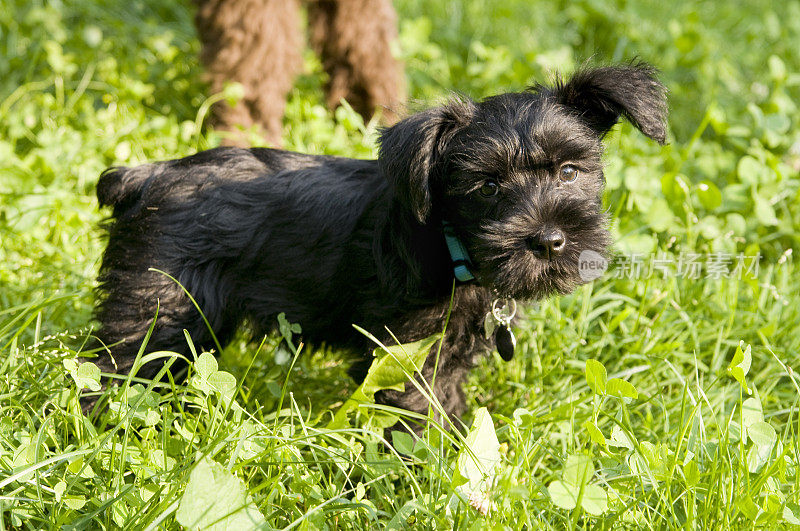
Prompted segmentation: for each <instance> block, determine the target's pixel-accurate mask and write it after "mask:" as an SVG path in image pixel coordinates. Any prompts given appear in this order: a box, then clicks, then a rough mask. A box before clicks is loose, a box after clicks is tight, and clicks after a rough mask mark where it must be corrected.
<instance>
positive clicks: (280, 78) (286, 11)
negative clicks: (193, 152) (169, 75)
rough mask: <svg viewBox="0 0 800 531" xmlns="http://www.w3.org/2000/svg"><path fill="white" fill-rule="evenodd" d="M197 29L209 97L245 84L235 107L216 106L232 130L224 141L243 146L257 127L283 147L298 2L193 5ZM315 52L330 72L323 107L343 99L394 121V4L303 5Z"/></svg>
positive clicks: (398, 71) (294, 71)
mask: <svg viewBox="0 0 800 531" xmlns="http://www.w3.org/2000/svg"><path fill="white" fill-rule="evenodd" d="M196 3H197V4H198V10H197V14H196V16H195V25H196V26H197V31H198V34H199V36H200V40H201V42H202V45H203V48H202V53H201V59H202V62H203V64H204V65H205V67H206V69H207V73H208V77H209V79H210V83H211V90H212V91H213V92H214V93H217V92H221V91H222V89H223V88H224V85H225V83H226V82H228V81H236V82H239V83H241V84H242V86H243V87H244V97H243V99H242V100H241V101H239V103H238V104H236V105H235V106H230V105H228V104H227V103H226V102H219V103H217V104H216V105H215V106H214V107H213V122H214V124H215V126H216V127H218V128H220V129H224V130H228V131H231V132H233V133H234V134H233V135H232V136H230V137H228V138H227V139H226V143H228V144H235V145H243V144H245V143H246V142H245V139H244V135H241V134H236V132H237V131H240V130H241V129H240V128H250V127H252V126H253V125H256V126H257V127H258V128H259V129H260V131H261V133H262V134H263V136H265V137H266V139H267V140H268V141H269V142H270V143H271V144H273V145H281V126H282V121H283V113H284V110H285V107H286V96H287V94H288V92H289V90H290V89H291V87H292V84H293V82H294V79H295V77H296V76H297V75H298V74H299V73H300V71H301V69H302V66H303V64H302V53H301V50H302V48H301V47H302V46H303V44H304V43H303V36H302V33H301V21H300V1H299V0H196ZM304 3H305V4H307V7H308V19H309V33H310V40H311V44H312V47H313V48H314V50H315V51H316V52H317V53H318V54H319V55H320V58H321V60H322V65H323V67H324V69H325V71H326V72H327V73H328V76H329V79H328V82H327V83H326V87H325V88H326V91H327V97H326V101H327V103H328V106H329V107H330V108H331V109H333V108H335V107H336V106H338V105H339V103H340V102H341V100H342V99H345V100H347V102H348V103H349V104H350V105H351V106H352V107H353V108H354V109H355V110H356V111H358V112H359V113H360V114H361V115H362V116H364V117H365V118H367V119H368V118H370V117H371V116H372V114H373V113H374V112H375V110H376V109H380V110H381V116H382V118H383V120H384V122H386V123H393V122H394V121H395V120H396V115H397V114H396V109H397V106H398V105H399V104H401V103H402V102H403V100H404V98H405V91H404V79H403V74H402V67H401V65H400V63H399V62H398V61H397V60H396V59H395V58H394V57H393V55H392V53H391V42H392V41H393V40H394V39H395V38H396V37H397V17H396V15H395V12H394V9H393V7H392V4H391V0H307V1H306V2H304Z"/></svg>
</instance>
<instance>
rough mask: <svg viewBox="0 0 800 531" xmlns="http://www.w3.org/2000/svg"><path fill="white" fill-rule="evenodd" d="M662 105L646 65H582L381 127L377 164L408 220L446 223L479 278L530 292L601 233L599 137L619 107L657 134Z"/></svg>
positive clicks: (567, 280)
mask: <svg viewBox="0 0 800 531" xmlns="http://www.w3.org/2000/svg"><path fill="white" fill-rule="evenodd" d="M666 114H667V105H666V89H665V88H664V86H663V85H662V84H661V83H659V81H658V80H657V79H656V75H655V70H654V69H653V68H652V67H650V66H648V65H645V64H634V65H626V66H616V67H603V68H595V69H585V70H581V71H579V72H577V73H576V74H574V75H573V76H572V77H571V78H570V79H569V80H566V81H560V80H559V81H557V82H556V83H555V84H554V85H553V86H536V87H532V88H530V89H529V90H527V91H526V92H521V93H510V94H502V95H498V96H493V97H490V98H487V99H485V100H483V101H480V102H472V101H470V100H467V99H454V100H452V101H451V102H450V103H448V104H447V105H444V106H442V107H437V108H434V109H430V110H428V111H425V112H422V113H419V114H416V115H414V116H411V117H410V118H408V119H406V120H403V121H402V122H400V123H398V124H397V125H395V126H393V127H391V128H389V129H387V130H385V131H384V133H383V134H382V136H381V145H380V155H379V163H380V165H381V169H382V171H383V172H384V175H386V176H387V178H388V179H389V180H390V181H391V182H392V184H393V187H394V193H395V196H396V198H397V200H398V201H399V202H400V204H401V205H402V206H403V208H404V209H407V210H408V212H409V213H410V214H411V215H412V216H413V219H414V220H415V222H418V223H421V224H430V223H437V224H442V223H443V222H447V223H449V224H451V225H452V226H453V227H454V230H455V232H456V234H457V236H458V237H459V238H460V240H461V241H462V242H463V244H464V245H465V247H466V249H467V252H468V253H469V256H470V259H471V261H472V264H473V267H472V272H473V274H474V275H475V276H476V277H477V279H478V281H479V282H480V283H481V284H482V285H484V286H486V287H489V288H492V289H494V290H496V291H497V292H498V293H500V294H502V295H505V296H510V297H515V298H520V299H533V298H540V297H543V296H546V295H549V294H551V293H554V292H560V293H567V292H569V291H571V290H572V289H573V288H574V287H575V286H576V285H577V284H579V283H581V277H580V275H579V264H578V262H579V256H580V255H581V252H583V251H594V252H596V253H599V254H604V253H605V251H606V248H607V247H608V245H609V243H610V237H609V234H608V231H607V228H606V224H607V221H606V216H605V213H604V211H603V208H602V201H601V196H602V192H603V186H604V183H605V179H604V176H603V168H602V161H601V155H602V150H603V149H602V144H601V140H602V138H603V136H604V135H605V134H606V133H607V132H608V131H609V130H610V129H611V128H612V127H613V126H614V124H616V123H617V121H618V120H619V118H620V117H624V118H626V119H627V120H628V121H630V122H631V123H632V124H633V125H634V126H635V127H636V128H637V129H639V130H640V131H641V132H642V133H644V134H645V135H646V136H648V137H650V138H652V139H654V140H656V141H658V142H660V143H663V142H664V140H665V138H666V125H665V122H666Z"/></svg>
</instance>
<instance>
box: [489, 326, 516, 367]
mask: <svg viewBox="0 0 800 531" xmlns="http://www.w3.org/2000/svg"><path fill="white" fill-rule="evenodd" d="M494 344H495V346H496V347H497V353H498V354H500V357H501V358H503V360H504V361H511V358H513V357H514V348H516V346H517V338H515V337H514V333H513V332H512V331H511V327H510V326H498V327H497V330H496V331H495V333H494Z"/></svg>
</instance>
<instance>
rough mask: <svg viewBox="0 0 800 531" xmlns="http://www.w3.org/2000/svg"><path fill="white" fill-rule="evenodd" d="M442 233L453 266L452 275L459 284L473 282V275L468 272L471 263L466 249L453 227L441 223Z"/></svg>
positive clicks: (444, 222)
mask: <svg viewBox="0 0 800 531" xmlns="http://www.w3.org/2000/svg"><path fill="white" fill-rule="evenodd" d="M442 229H443V231H444V241H445V242H447V249H448V250H449V251H450V260H451V262H452V265H453V273H454V274H455V276H456V279H457V280H458V281H459V282H469V281H471V280H475V275H473V274H472V272H471V271H470V267H472V261H471V260H470V259H469V254H467V249H466V247H464V244H463V243H461V240H459V239H458V236H456V232H455V230H454V229H453V226H452V225H450V224H449V223H448V222H446V221H443V222H442Z"/></svg>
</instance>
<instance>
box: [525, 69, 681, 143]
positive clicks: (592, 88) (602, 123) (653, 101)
mask: <svg viewBox="0 0 800 531" xmlns="http://www.w3.org/2000/svg"><path fill="white" fill-rule="evenodd" d="M657 74H658V71H657V70H656V69H655V68H654V67H652V66H650V65H648V64H647V63H631V64H629V65H621V66H607V67H601V68H591V69H583V70H579V71H578V72H576V73H575V74H574V75H573V76H572V77H571V78H570V79H569V80H568V81H566V82H563V81H557V82H556V85H555V87H553V88H551V89H543V88H541V87H539V88H535V89H534V90H538V91H539V92H541V93H543V94H545V95H547V96H551V97H554V98H555V99H556V101H558V102H559V103H561V104H562V105H566V106H568V107H572V108H574V109H575V110H576V111H577V112H578V113H579V115H580V116H581V118H583V119H584V120H585V121H586V122H587V123H588V124H589V126H590V127H592V129H594V130H595V131H597V133H598V134H599V135H600V136H603V135H604V134H606V133H607V132H608V130H609V129H611V128H612V127H613V126H614V124H616V123H617V120H618V119H619V117H620V116H623V117H624V118H626V119H627V120H628V121H629V122H630V123H632V124H633V125H634V126H635V127H636V128H637V129H638V130H639V131H641V132H642V133H644V134H645V135H646V136H648V137H650V138H652V139H653V140H656V141H658V143H660V144H663V143H664V142H665V140H666V137H667V128H666V121H667V89H666V87H665V86H664V85H663V84H661V82H659V81H658V78H657Z"/></svg>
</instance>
